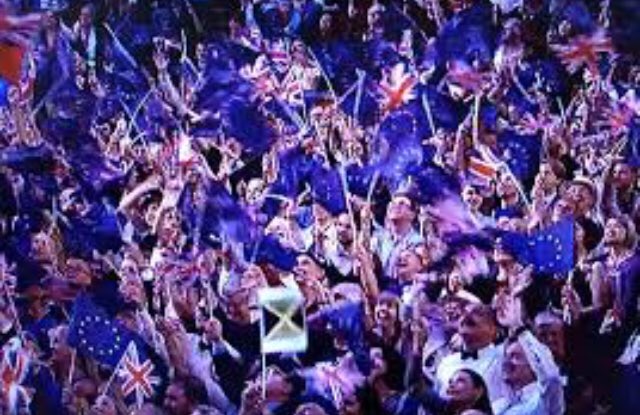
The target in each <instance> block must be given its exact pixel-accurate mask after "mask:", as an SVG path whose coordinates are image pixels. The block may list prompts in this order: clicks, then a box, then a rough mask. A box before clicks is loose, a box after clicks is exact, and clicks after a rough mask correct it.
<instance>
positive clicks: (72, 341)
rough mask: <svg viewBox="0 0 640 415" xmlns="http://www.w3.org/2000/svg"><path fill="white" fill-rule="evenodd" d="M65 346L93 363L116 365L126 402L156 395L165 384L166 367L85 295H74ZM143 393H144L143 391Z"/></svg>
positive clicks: (139, 341)
mask: <svg viewBox="0 0 640 415" xmlns="http://www.w3.org/2000/svg"><path fill="white" fill-rule="evenodd" d="M68 342H69V345H70V346H72V347H75V348H76V349H77V350H78V351H79V353H81V354H83V355H85V356H88V357H91V358H92V359H95V360H96V361H97V362H99V363H101V364H104V365H107V366H110V367H112V368H118V376H119V377H120V378H121V379H122V385H121V388H122V392H123V395H124V397H125V398H127V399H126V400H127V403H129V402H131V403H133V402H132V401H133V399H131V398H135V401H136V404H137V405H138V407H140V406H141V404H142V402H143V401H144V400H148V399H153V398H154V397H156V396H160V395H161V394H162V391H163V390H164V389H165V388H166V386H167V383H168V374H169V371H168V367H167V366H166V364H165V363H164V362H163V361H162V359H161V358H160V356H159V355H158V354H157V353H156V351H155V350H153V349H152V348H151V347H150V346H149V345H148V344H147V343H146V342H145V341H144V340H143V339H142V338H141V337H140V336H139V335H138V334H137V333H135V332H133V331H131V330H130V329H128V328H127V327H125V326H124V325H123V324H121V323H119V322H118V321H115V320H112V319H111V318H110V316H109V315H108V314H107V313H106V312H105V310H103V309H102V308H100V307H99V306H98V305H96V304H95V303H94V302H93V300H92V299H91V298H89V296H87V295H86V294H83V295H81V296H80V297H78V298H77V299H76V301H75V303H74V306H73V312H72V315H71V322H70V323H69V337H68ZM143 392H144V393H143Z"/></svg>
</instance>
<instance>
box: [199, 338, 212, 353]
mask: <svg viewBox="0 0 640 415" xmlns="http://www.w3.org/2000/svg"><path fill="white" fill-rule="evenodd" d="M198 349H200V350H201V351H203V352H210V351H211V345H210V344H209V343H205V342H204V340H200V341H199V342H198Z"/></svg>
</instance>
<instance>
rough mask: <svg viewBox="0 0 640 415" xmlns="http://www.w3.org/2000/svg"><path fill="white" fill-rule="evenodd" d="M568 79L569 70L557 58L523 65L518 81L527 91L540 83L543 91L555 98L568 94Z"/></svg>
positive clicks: (537, 60) (533, 61)
mask: <svg viewBox="0 0 640 415" xmlns="http://www.w3.org/2000/svg"><path fill="white" fill-rule="evenodd" d="M568 77H569V74H568V73H567V70H566V69H565V67H564V65H562V63H561V62H560V61H559V60H558V59H557V58H556V57H549V58H545V59H536V60H532V61H530V62H527V63H525V64H524V65H522V67H521V68H519V71H518V81H519V82H520V84H521V85H522V86H523V87H524V88H525V89H529V88H532V87H533V86H534V85H535V84H536V83H539V85H540V87H541V89H542V91H544V92H545V93H546V94H548V95H553V96H557V95H563V94H565V93H566V92H567V90H568V85H569V79H568ZM553 104H554V105H555V103H553Z"/></svg>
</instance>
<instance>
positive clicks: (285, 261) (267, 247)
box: [246, 235, 298, 271]
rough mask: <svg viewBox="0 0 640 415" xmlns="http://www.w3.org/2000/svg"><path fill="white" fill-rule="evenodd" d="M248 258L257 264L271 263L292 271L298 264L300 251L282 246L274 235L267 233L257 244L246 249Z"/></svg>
mask: <svg viewBox="0 0 640 415" xmlns="http://www.w3.org/2000/svg"><path fill="white" fill-rule="evenodd" d="M246 254H247V256H248V259H249V260H250V261H252V262H255V263H256V264H271V265H273V266H275V267H276V268H279V269H281V270H283V271H291V270H292V269H293V267H295V266H296V262H297V258H298V253H297V252H296V251H294V250H293V249H291V248H287V247H284V246H282V244H281V243H280V241H278V238H276V237H275V236H274V235H266V236H265V237H264V238H262V239H261V240H260V242H258V243H257V244H256V245H254V246H253V247H251V248H250V249H248V250H247V251H246Z"/></svg>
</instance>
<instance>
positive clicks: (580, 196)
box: [567, 182, 595, 216]
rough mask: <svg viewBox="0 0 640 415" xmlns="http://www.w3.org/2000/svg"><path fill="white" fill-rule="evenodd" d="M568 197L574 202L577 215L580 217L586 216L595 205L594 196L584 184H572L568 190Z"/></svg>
mask: <svg viewBox="0 0 640 415" xmlns="http://www.w3.org/2000/svg"><path fill="white" fill-rule="evenodd" d="M567 197H568V198H569V200H570V201H571V202H573V204H574V206H575V213H576V214H577V215H580V216H584V215H586V214H587V213H588V212H589V211H590V210H591V209H592V208H593V205H594V203H595V197H594V194H593V193H592V192H591V189H590V188H589V186H588V185H586V184H584V183H575V182H574V183H572V184H571V186H569V189H568V190H567Z"/></svg>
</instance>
